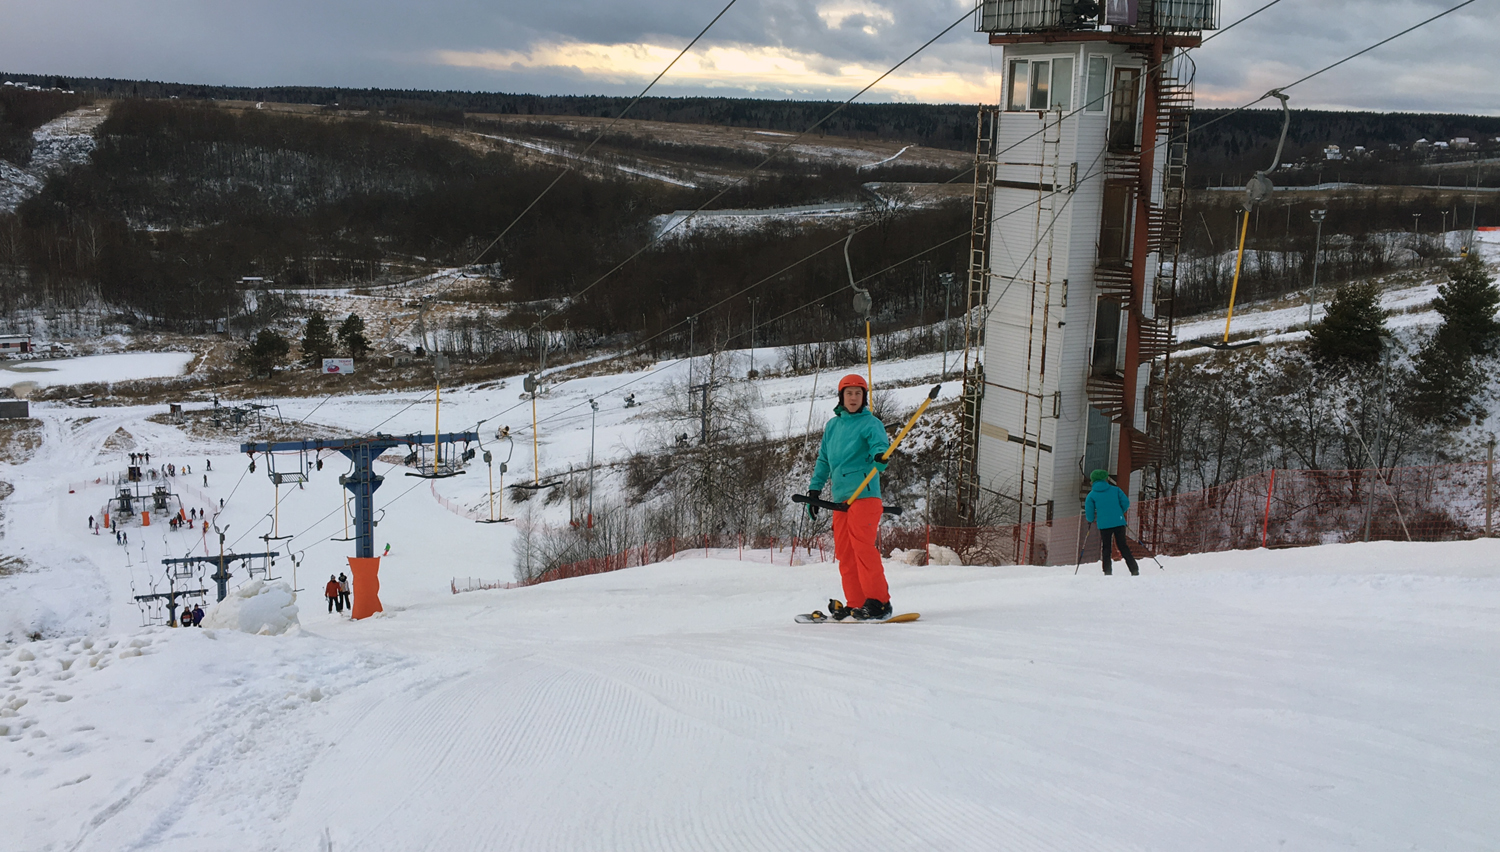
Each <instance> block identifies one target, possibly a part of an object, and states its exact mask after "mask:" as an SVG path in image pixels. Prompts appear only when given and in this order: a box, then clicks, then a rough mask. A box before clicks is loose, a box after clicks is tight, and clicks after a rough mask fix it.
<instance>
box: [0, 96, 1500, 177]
mask: <svg viewBox="0 0 1500 852" xmlns="http://www.w3.org/2000/svg"><path fill="white" fill-rule="evenodd" d="M0 78H3V79H7V80H14V81H16V82H27V83H32V84H34V85H39V86H43V87H51V86H57V87H59V88H64V89H67V88H71V89H75V90H77V91H79V92H82V93H88V94H91V95H94V96H96V97H105V98H131V97H140V98H181V99H183V100H238V101H267V102H272V103H297V104H317V105H322V106H327V107H330V108H332V107H335V106H337V107H338V108H340V109H348V110H378V111H380V112H383V113H386V114H387V115H389V116H390V117H393V118H408V119H416V120H421V121H431V122H440V123H442V122H445V123H451V124H460V123H462V122H463V119H464V114H465V113H495V114H501V115H538V116H542V115H555V116H591V117H613V116H615V115H617V114H618V113H619V112H620V110H622V109H624V108H625V106H626V105H627V104H629V103H630V99H629V98H616V97H607V96H603V95H528V94H508V93H504V92H459V91H423V90H419V89H346V88H327V87H319V86H278V87H253V86H208V85H200V84H194V83H161V82H152V81H145V80H121V79H113V78H93V77H74V78H61V77H55V76H50V75H35V74H4V73H0ZM836 105H837V104H835V103H833V102H831V101H793V100H757V99H752V98H704V97H693V98H643V99H642V100H641V101H640V103H637V104H636V105H635V106H634V107H633V108H632V109H631V111H630V117H631V118H634V119H638V120H642V121H672V122H680V123H684V124H715V125H728V126H731V127H754V128H759V129H765V130H782V131H792V132H797V131H801V130H803V129H805V128H807V127H809V126H811V125H812V124H813V123H814V122H816V121H817V120H818V119H820V118H822V117H823V116H825V115H826V114H827V113H828V112H829V111H830V110H832V109H833V107H835V106H836ZM976 110H977V106H976V105H974V104H882V103H856V104H850V105H849V106H847V107H845V108H844V109H843V110H841V111H840V112H839V114H838V115H835V116H833V117H832V118H831V119H828V120H827V121H826V122H824V123H823V124H822V125H821V126H820V127H819V132H820V133H826V134H828V135H833V136H846V137H852V138H859V139H873V138H878V139H885V140H889V141H901V142H915V143H918V144H922V145H929V146H932V147H935V148H950V149H956V150H972V149H973V146H974V126H975V113H976ZM1193 127H1194V128H1195V129H1194V131H1193V136H1192V154H1191V161H1192V163H1193V167H1194V169H1195V170H1197V171H1200V172H1209V171H1212V172H1218V171H1228V172H1239V171H1254V170H1255V169H1257V168H1265V167H1266V166H1268V165H1270V158H1271V155H1272V154H1273V153H1274V151H1275V145H1276V138H1277V136H1278V135H1279V134H1280V132H1281V113H1280V112H1279V111H1276V110H1269V109H1250V110H1243V111H1240V112H1236V113H1232V114H1231V113H1229V111H1227V110H1212V109H1206V110H1198V111H1197V112H1196V113H1194V115H1193ZM1458 136H1467V137H1469V138H1471V139H1476V140H1478V139H1493V138H1495V137H1496V136H1500V116H1476V115H1455V114H1443V113H1379V112H1332V111H1327V110H1293V111H1292V123H1291V128H1290V130H1289V131H1288V133H1287V146H1288V147H1287V151H1286V154H1285V156H1284V159H1288V160H1296V159H1300V158H1308V157H1312V156H1314V155H1316V154H1317V153H1318V152H1320V151H1321V150H1322V148H1323V147H1324V146H1325V145H1328V144H1335V145H1340V146H1344V147H1346V148H1352V147H1353V146H1355V145H1363V146H1365V147H1367V148H1370V149H1372V150H1373V149H1375V148H1377V147H1378V148H1382V149H1383V148H1385V147H1386V146H1387V145H1388V144H1396V145H1400V146H1402V148H1409V147H1410V146H1411V144H1412V143H1413V142H1415V141H1416V140H1418V139H1422V138H1426V139H1429V140H1433V141H1437V140H1447V139H1451V138H1454V137H1458ZM1262 161H1264V162H1262Z"/></svg>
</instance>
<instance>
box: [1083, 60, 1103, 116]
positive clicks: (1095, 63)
mask: <svg viewBox="0 0 1500 852" xmlns="http://www.w3.org/2000/svg"><path fill="white" fill-rule="evenodd" d="M1108 75H1109V57H1108V56H1090V57H1089V65H1088V83H1087V85H1086V86H1085V88H1084V93H1083V108H1084V110H1085V111H1087V112H1104V102H1105V100H1107V99H1106V98H1105V97H1104V87H1105V85H1106V80H1105V78H1106V77H1108Z"/></svg>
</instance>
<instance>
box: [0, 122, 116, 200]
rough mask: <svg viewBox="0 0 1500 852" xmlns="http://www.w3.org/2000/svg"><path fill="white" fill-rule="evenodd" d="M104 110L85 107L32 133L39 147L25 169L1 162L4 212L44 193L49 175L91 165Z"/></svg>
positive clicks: (0, 178)
mask: <svg viewBox="0 0 1500 852" xmlns="http://www.w3.org/2000/svg"><path fill="white" fill-rule="evenodd" d="M106 117H107V113H106V111H105V109H104V108H103V107H92V106H89V107H82V108H80V109H76V110H73V111H72V112H70V113H68V114H67V115H63V116H59V117H58V118H55V119H53V120H52V121H49V122H47V123H46V124H44V125H42V126H41V127H38V128H37V129H36V131H35V132H33V133H32V138H33V139H34V140H36V146H35V147H34V148H33V149H32V152H31V162H29V163H27V164H26V167H25V168H20V167H17V166H15V165H14V164H12V163H8V162H6V161H4V160H0V213H9V212H12V211H14V210H15V209H16V208H17V207H19V206H20V204H21V202H23V201H25V200H26V199H28V198H30V197H31V196H33V195H36V194H37V193H38V192H41V191H42V185H43V184H45V183H46V182H47V176H48V175H49V174H51V173H52V172H55V171H63V170H66V169H70V168H72V167H74V166H77V165H81V164H83V163H85V162H88V158H89V156H90V155H92V154H93V153H94V145H95V140H94V131H95V130H97V129H98V127H99V125H100V124H103V123H104V119H105V118H106Z"/></svg>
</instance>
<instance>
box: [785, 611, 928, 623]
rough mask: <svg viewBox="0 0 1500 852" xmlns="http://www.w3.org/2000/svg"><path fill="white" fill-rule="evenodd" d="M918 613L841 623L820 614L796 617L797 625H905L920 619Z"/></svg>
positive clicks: (849, 620) (809, 613)
mask: <svg viewBox="0 0 1500 852" xmlns="http://www.w3.org/2000/svg"><path fill="white" fill-rule="evenodd" d="M921 617H922V616H921V614H920V613H915V612H903V613H901V614H900V615H893V616H891V617H890V618H878V619H868V620H864V621H861V620H860V619H857V618H846V619H844V620H843V621H834V620H833V619H832V618H829V617H828V616H826V615H824V614H823V613H822V612H808V613H803V614H802V615H799V616H797V623H798V624H824V623H827V624H905V623H906V622H908V621H916V620H917V619H919V618H921Z"/></svg>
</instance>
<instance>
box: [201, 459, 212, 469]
mask: <svg viewBox="0 0 1500 852" xmlns="http://www.w3.org/2000/svg"><path fill="white" fill-rule="evenodd" d="M203 469H204V470H213V469H214V460H213V459H204V460H203Z"/></svg>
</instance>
